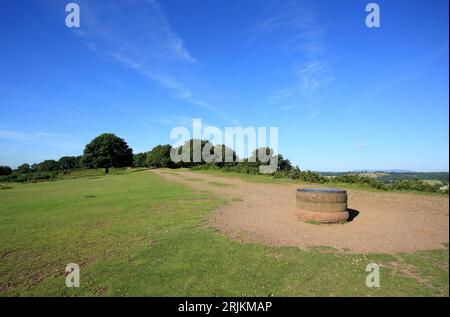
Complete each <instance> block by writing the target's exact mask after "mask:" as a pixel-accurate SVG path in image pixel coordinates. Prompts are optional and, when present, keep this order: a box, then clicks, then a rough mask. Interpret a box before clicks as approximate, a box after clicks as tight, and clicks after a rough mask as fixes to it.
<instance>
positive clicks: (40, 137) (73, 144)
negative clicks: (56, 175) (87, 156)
mask: <svg viewBox="0 0 450 317" xmlns="http://www.w3.org/2000/svg"><path fill="white" fill-rule="evenodd" d="M1 139H4V140H13V141H15V142H18V143H19V144H22V145H39V146H48V147H52V148H58V149H61V150H81V149H83V141H82V140H81V139H80V138H79V137H77V136H73V135H68V134H62V133H54V132H42V131H38V132H19V131H11V130H0V140H1Z"/></svg>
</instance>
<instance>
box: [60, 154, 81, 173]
mask: <svg viewBox="0 0 450 317" xmlns="http://www.w3.org/2000/svg"><path fill="white" fill-rule="evenodd" d="M58 163H59V167H60V168H61V169H63V170H72V169H76V168H80V167H81V156H63V157H61V158H60V159H59V160H58Z"/></svg>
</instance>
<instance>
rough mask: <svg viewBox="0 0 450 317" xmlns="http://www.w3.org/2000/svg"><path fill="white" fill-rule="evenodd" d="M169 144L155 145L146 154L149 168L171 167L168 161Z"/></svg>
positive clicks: (171, 164) (171, 163)
mask: <svg viewBox="0 0 450 317" xmlns="http://www.w3.org/2000/svg"><path fill="white" fill-rule="evenodd" d="M171 148H172V147H171V146H170V144H166V145H157V146H155V147H154V148H153V149H152V150H151V151H150V152H148V153H147V165H148V166H150V167H173V166H174V163H173V162H172V160H171V159H170V149H171Z"/></svg>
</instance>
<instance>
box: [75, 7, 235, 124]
mask: <svg viewBox="0 0 450 317" xmlns="http://www.w3.org/2000/svg"><path fill="white" fill-rule="evenodd" d="M79 2H80V3H79V4H80V8H81V9H82V18H81V24H82V27H81V28H80V29H81V31H79V32H77V33H78V35H79V36H80V37H81V38H83V40H84V41H85V44H86V46H87V47H88V48H90V49H91V50H93V51H95V52H96V53H97V54H99V55H100V56H102V57H104V58H107V59H109V60H112V61H114V62H116V63H118V64H120V65H122V66H123V67H126V68H128V69H130V70H132V71H134V72H135V73H137V74H139V75H141V76H143V77H145V78H147V79H148V80H151V81H153V82H155V83H157V84H158V85H159V86H161V87H163V88H165V89H167V90H168V91H170V92H171V93H172V96H173V97H174V98H178V99H181V100H184V101H187V102H189V103H191V104H192V105H195V106H198V107H201V108H203V109H205V110H208V111H210V112H212V113H213V114H215V115H217V116H218V117H220V118H221V119H224V120H227V121H230V122H233V123H235V122H237V120H235V119H234V118H232V117H230V116H228V115H227V114H226V113H224V112H223V111H221V110H220V109H218V108H216V107H215V106H213V105H212V104H211V103H210V102H208V101H206V100H204V99H203V98H201V97H200V96H198V95H197V94H196V93H195V92H194V91H193V89H192V88H191V87H189V85H187V84H186V80H183V79H182V77H183V74H185V73H187V72H189V71H191V70H192V67H193V65H195V64H197V60H196V59H195V58H194V57H193V56H192V54H191V53H190V52H189V51H188V49H187V48H186V46H185V44H184V41H183V39H182V38H181V37H179V36H178V34H177V33H176V32H175V31H173V29H172V28H171V26H170V23H169V19H168V17H167V15H166V13H165V12H164V10H163V9H162V7H161V5H160V4H159V2H158V1H156V0H128V1H117V2H110V1H101V2H100V1H99V2H96V3H95V5H94V4H93V3H92V2H89V1H86V0H82V1H79ZM175 74H176V75H175Z"/></svg>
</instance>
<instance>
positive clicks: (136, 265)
mask: <svg viewBox="0 0 450 317" xmlns="http://www.w3.org/2000/svg"><path fill="white" fill-rule="evenodd" d="M252 177H254V178H253V179H254V180H255V181H261V180H264V181H266V178H264V179H263V178H262V177H263V176H261V177H258V176H252ZM211 185H212V186H215V185H217V186H219V185H220V186H221V184H211ZM8 186H9V188H7V189H3V190H0V295H1V296H12V295H23V296H30V295H32V296H36V295H37V296H46V295H50V296H54V295H67V296H75V295H94V296H104V295H114V296H122V295H151V296H168V295H173V296H205V295H212V296H252V295H256V296H272V295H274V296H297V295H298V296H314V295H316V296H402V295H415V296H436V295H437V296H448V294H449V293H448V290H449V288H448V278H449V276H448V261H449V259H448V245H447V246H446V248H445V249H440V250H430V251H422V252H417V253H414V254H396V255H384V254H373V255H362V254H355V253H347V252H337V251H334V250H333V249H331V248H328V247H323V248H314V249H311V250H300V249H297V248H294V247H270V246H265V245H260V244H250V243H239V242H236V241H233V240H231V239H230V238H228V237H226V236H223V235H222V234H219V233H218V232H217V231H216V230H214V229H212V228H210V227H209V226H208V225H207V222H206V220H205V219H206V217H207V216H208V215H209V214H210V213H212V212H214V209H215V208H217V207H219V206H221V205H222V204H225V203H228V202H227V201H224V200H223V199H219V198H217V197H214V196H212V195H211V194H208V193H198V192H194V191H193V190H192V189H189V188H188V187H184V186H182V185H179V184H173V183H169V182H167V181H166V180H164V179H162V178H161V177H159V176H157V175H155V174H154V173H150V172H148V171H137V172H134V171H127V170H122V171H119V172H118V173H111V174H109V175H104V174H102V172H101V171H97V173H94V172H92V174H90V175H89V176H87V177H81V178H74V179H65V180H57V181H49V182H40V183H28V184H16V183H14V184H8ZM369 261H373V262H376V263H380V264H381V265H382V271H381V281H382V286H381V287H380V288H379V289H376V288H371V289H370V288H367V287H366V286H365V283H364V281H365V276H366V274H367V273H366V272H365V265H366V263H368V262H369ZM71 262H74V263H78V264H79V265H80V267H81V287H80V288H78V289H69V288H67V287H66V286H65V275H64V269H65V266H66V264H68V263H71Z"/></svg>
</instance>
